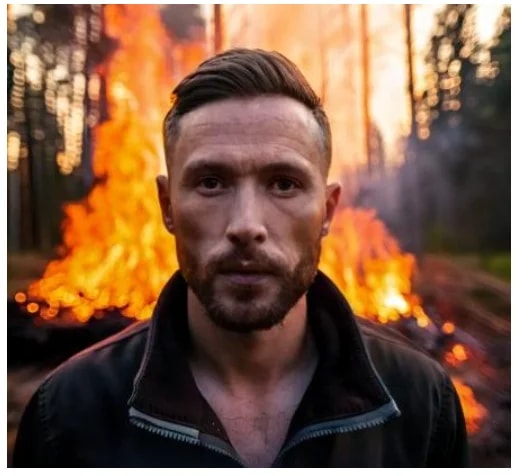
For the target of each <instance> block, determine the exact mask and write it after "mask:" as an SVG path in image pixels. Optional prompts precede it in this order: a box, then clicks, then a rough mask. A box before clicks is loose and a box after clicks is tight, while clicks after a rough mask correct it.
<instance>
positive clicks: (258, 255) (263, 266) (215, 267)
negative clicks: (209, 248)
mask: <svg viewBox="0 0 516 476" xmlns="http://www.w3.org/2000/svg"><path fill="white" fill-rule="evenodd" d="M207 271H208V273H209V274H212V273H231V272H240V273H242V272H244V273H245V272H253V273H268V274H278V275H281V274H284V272H285V265H284V263H283V262H282V261H281V260H278V259H277V258H274V257H272V256H270V255H268V254H267V253H266V252H264V251H261V250H253V251H239V250H231V251H227V252H225V253H222V254H220V255H219V256H217V257H215V258H213V259H212V260H211V262H210V263H209V264H208V266H207Z"/></svg>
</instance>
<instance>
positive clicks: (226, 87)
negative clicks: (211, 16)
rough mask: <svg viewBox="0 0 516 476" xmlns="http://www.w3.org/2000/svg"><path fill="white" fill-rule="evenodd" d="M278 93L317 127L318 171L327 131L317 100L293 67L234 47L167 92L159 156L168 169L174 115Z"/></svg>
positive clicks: (326, 151) (327, 152) (326, 155)
mask: <svg viewBox="0 0 516 476" xmlns="http://www.w3.org/2000/svg"><path fill="white" fill-rule="evenodd" d="M260 96H283V97H288V98H292V99H294V100H296V101H298V102H300V103H301V104H304V105H305V106H306V107H307V108H308V109H309V110H310V111H311V112H312V114H313V117H314V119H315V121H316V122H317V124H318V125H319V127H320V130H321V141H320V142H321V152H322V157H323V164H322V166H323V171H324V174H325V175H327V174H328V170H329V168H330V162H331V129H330V124H329V122H328V117H327V116H326V113H325V112H324V109H323V106H322V103H321V100H320V98H319V97H318V96H317V94H315V92H314V90H313V89H312V87H311V86H310V84H308V81H307V80H306V78H305V77H304V76H303V74H302V73H301V71H300V70H299V68H298V67H297V66H296V65H295V64H294V63H293V62H292V61H290V60H289V59H288V58H286V57H285V56H283V55H282V54H280V53H277V52H269V51H264V50H260V49H246V48H234V49H231V50H228V51H225V52H223V53H220V54H218V55H216V56H213V57H212V58H209V59H208V60H206V61H204V62H203V63H201V64H200V65H199V67H198V68H197V69H196V70H195V71H193V72H192V73H190V74H189V75H188V76H186V77H185V78H184V79H183V80H182V81H181V82H180V83H179V84H178V85H177V86H176V88H175V89H174V90H173V92H172V97H173V104H172V107H171V108H170V110H169V111H168V113H167V115H166V116H165V120H164V122H163V139H164V144H165V157H166V161H167V167H168V168H169V171H170V161H171V160H172V158H173V148H174V144H175V142H176V140H177V138H178V136H179V129H180V127H179V126H180V124H179V122H180V119H181V117H182V116H184V115H185V114H187V113H189V112H190V111H193V110H194V109H197V108H199V107H201V106H204V105H205V104H208V103H211V102H215V101H221V100H224V99H247V98H249V99H252V98H256V97H260Z"/></svg>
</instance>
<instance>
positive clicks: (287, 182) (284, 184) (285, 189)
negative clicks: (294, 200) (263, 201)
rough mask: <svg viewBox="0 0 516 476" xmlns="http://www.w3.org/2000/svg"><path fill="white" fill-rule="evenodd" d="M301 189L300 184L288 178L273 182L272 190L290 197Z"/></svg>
mask: <svg viewBox="0 0 516 476" xmlns="http://www.w3.org/2000/svg"><path fill="white" fill-rule="evenodd" d="M299 188H300V184H299V183H298V182H297V181H295V180H292V179H290V178H287V177H281V178H278V179H275V180H274V181H273V182H272V189H273V191H274V192H277V193H279V194H281V195H288V194H291V193H292V192H295V191H296V190H297V189H299Z"/></svg>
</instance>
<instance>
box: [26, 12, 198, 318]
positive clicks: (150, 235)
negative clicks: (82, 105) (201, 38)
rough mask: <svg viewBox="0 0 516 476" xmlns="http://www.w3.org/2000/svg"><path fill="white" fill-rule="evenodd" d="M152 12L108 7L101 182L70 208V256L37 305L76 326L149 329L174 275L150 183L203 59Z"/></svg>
mask: <svg viewBox="0 0 516 476" xmlns="http://www.w3.org/2000/svg"><path fill="white" fill-rule="evenodd" d="M158 8H159V6H156V5H126V6H123V5H107V6H105V10H104V11H105V27H106V32H107V34H108V35H110V36H112V37H115V38H116V39H117V40H118V42H119V47H118V49H117V50H116V51H115V52H114V54H113V55H112V57H111V58H110V59H109V61H108V62H107V63H106V64H104V65H103V67H101V70H100V73H101V74H102V75H103V76H104V77H105V78H106V83H107V101H108V105H109V120H108V121H107V122H104V123H102V124H101V125H99V126H98V127H97V129H96V131H95V147H94V149H95V151H94V157H93V164H94V173H95V177H97V179H98V183H97V185H96V186H95V187H94V189H93V190H92V192H91V193H90V194H89V196H88V197H87V198H86V199H85V200H84V201H83V202H81V203H76V204H71V205H67V206H66V207H65V214H66V218H65V220H64V224H63V243H64V248H65V249H66V254H65V255H64V256H63V257H62V258H61V259H59V260H56V261H52V262H51V263H49V265H48V266H47V268H46V270H45V273H44V275H43V277H42V278H41V279H40V280H39V281H37V282H35V283H33V284H32V285H31V286H30V288H29V291H28V294H29V296H30V297H31V299H34V300H43V301H45V302H46V303H47V304H48V308H49V310H46V311H45V315H44V316H42V317H45V318H47V319H49V318H52V317H55V311H53V310H55V309H62V308H67V309H70V310H71V312H72V314H73V317H74V318H76V319H78V320H80V321H87V320H88V319H90V318H91V317H92V316H93V314H94V312H95V311H96V310H102V309H106V308H111V307H116V308H120V309H121V310H122V313H123V314H124V315H126V316H132V317H136V318H138V319H147V318H149V317H150V315H151V311H152V308H153V306H154V303H155V301H156V298H157V296H158V294H159V291H160V290H161V288H162V286H163V284H164V282H165V281H166V279H167V278H168V277H169V276H170V273H171V272H172V271H173V270H174V268H176V267H177V263H176V259H175V253H174V241H173V239H172V238H171V236H170V235H169V234H168V233H166V231H165V229H164V227H163V226H162V224H161V219H160V211H159V208H158V205H157V199H156V191H155V184H154V179H155V176H156V175H157V174H158V173H159V172H160V166H161V164H162V163H163V162H164V160H163V153H162V139H161V121H162V119H163V116H164V114H165V112H166V110H167V109H168V107H169V102H168V98H169V92H170V90H171V89H172V87H173V85H174V82H177V81H178V79H179V78H180V77H182V76H184V75H185V74H186V73H187V72H188V71H189V70H191V69H192V68H193V67H194V65H195V64H197V63H199V62H200V61H201V60H202V59H203V57H204V54H205V53H204V46H203V44H201V43H193V44H186V45H185V44H183V45H177V44H176V45H174V44H172V42H171V40H170V38H169V36H168V34H167V33H166V31H165V30H164V28H163V26H162V23H161V21H160V17H159V11H158Z"/></svg>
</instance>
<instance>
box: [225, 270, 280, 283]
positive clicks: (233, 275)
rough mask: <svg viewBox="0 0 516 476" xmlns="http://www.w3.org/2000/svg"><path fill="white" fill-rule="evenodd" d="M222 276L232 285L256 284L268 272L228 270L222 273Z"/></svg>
mask: <svg viewBox="0 0 516 476" xmlns="http://www.w3.org/2000/svg"><path fill="white" fill-rule="evenodd" d="M222 276H223V277H224V278H225V279H226V280H227V281H229V282H230V283H231V284H233V285H237V286H256V285H258V284H261V283H262V282H263V281H265V280H266V279H267V278H268V277H269V276H270V274H268V273H263V272H254V271H251V272H249V271H247V270H246V271H230V272H224V273H222Z"/></svg>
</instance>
